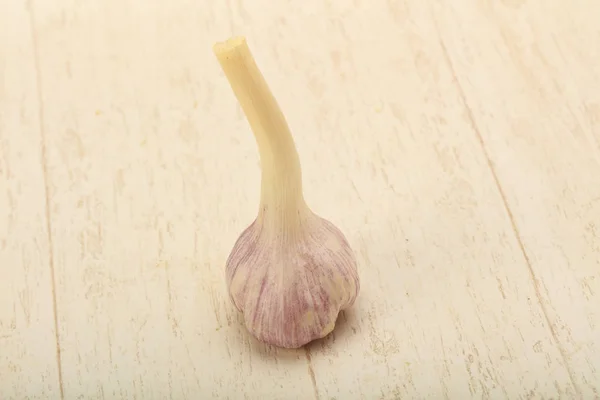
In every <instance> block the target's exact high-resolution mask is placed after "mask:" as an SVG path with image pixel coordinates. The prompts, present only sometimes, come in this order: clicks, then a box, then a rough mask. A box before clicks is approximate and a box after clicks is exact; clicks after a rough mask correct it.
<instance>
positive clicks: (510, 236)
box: [288, 2, 576, 399]
mask: <svg viewBox="0 0 600 400" xmlns="http://www.w3.org/2000/svg"><path fill="white" fill-rule="evenodd" d="M340 8H341V6H340ZM340 8H333V10H331V11H330V13H329V14H324V15H326V16H327V17H329V18H331V19H335V15H339V14H340V13H342V10H341V9H340ZM321 12H323V13H326V12H327V10H320V12H319V13H318V14H319V15H323V14H321ZM298 19H299V21H298V26H300V25H301V24H303V23H305V21H301V20H300V17H299V18H298ZM461 23H462V21H455V20H454V21H453V24H456V25H460V24H461ZM288 24H289V22H288ZM327 28H329V29H328V30H325V29H322V30H319V28H311V32H314V33H311V34H314V35H315V36H317V37H326V36H327V35H330V36H332V37H333V39H331V41H329V40H328V41H322V42H321V43H322V44H321V45H315V44H314V43H313V44H312V45H311V46H312V47H313V49H314V48H315V47H316V48H317V50H313V54H314V53H317V51H318V53H317V54H316V56H315V57H314V59H315V60H326V57H325V54H327V52H333V51H339V48H341V49H342V52H343V54H344V58H343V61H342V62H341V63H340V64H337V65H336V64H335V63H334V62H331V61H329V60H328V61H327V62H321V63H317V62H316V61H313V62H314V64H313V65H311V66H305V65H303V66H302V67H303V68H305V69H306V70H303V71H302V73H303V74H305V75H308V76H311V75H313V76H314V75H317V76H319V77H321V79H322V81H323V82H326V85H328V86H329V88H328V89H327V90H328V91H330V92H334V91H335V93H337V94H341V98H343V99H344V100H343V101H341V102H340V103H341V105H340V106H338V107H336V105H335V104H336V103H335V100H333V99H335V98H334V97H333V96H332V97H331V98H332V100H333V101H331V102H330V103H326V104H327V105H328V106H329V109H330V110H331V111H329V110H327V111H328V112H327V113H325V118H323V120H324V121H327V122H326V124H324V126H322V127H320V130H317V132H319V133H320V134H321V135H322V136H321V139H320V140H321V141H322V142H325V141H326V140H329V133H330V132H344V138H345V145H342V146H340V147H341V148H342V150H340V151H337V152H336V155H335V156H336V157H338V159H340V160H341V161H338V165H339V166H338V169H339V170H340V172H339V173H338V175H343V174H344V173H342V172H341V170H342V169H341V168H340V167H341V166H342V165H344V164H345V165H344V166H345V167H346V168H349V169H350V170H349V171H348V172H346V173H347V174H349V175H350V176H351V177H352V178H351V182H348V183H347V184H344V183H340V184H339V186H340V188H342V189H338V190H344V187H347V191H346V192H344V193H343V195H341V196H339V198H341V199H346V200H345V201H344V202H343V203H342V204H341V205H338V207H339V208H340V209H342V210H348V211H346V213H347V214H350V211H349V210H353V212H354V213H356V214H357V215H358V216H360V217H361V218H356V219H353V218H350V219H349V220H347V221H346V224H347V225H346V226H347V227H348V229H349V231H351V232H354V235H353V243H354V245H355V246H356V247H357V250H358V251H359V254H360V257H361V263H360V264H361V265H362V267H363V269H362V278H363V279H364V284H363V293H362V297H361V300H360V303H359V305H358V307H356V308H355V309H353V310H351V311H350V312H348V313H346V317H347V319H348V321H347V322H346V324H345V325H344V326H342V327H341V329H340V330H339V331H337V332H336V333H335V334H334V335H333V337H332V338H331V339H329V340H325V341H323V342H322V343H321V344H319V345H315V346H314V347H311V358H312V361H313V364H314V370H315V375H316V376H317V383H318V391H319V394H320V398H338V399H344V398H375V396H381V398H383V399H392V398H421V397H427V398H450V399H459V398H506V399H512V398H521V397H522V398H527V397H533V398H558V397H566V398H570V397H574V396H575V394H576V391H575V388H574V386H573V384H572V382H571V380H570V376H569V374H568V370H567V369H566V367H565V365H564V362H563V360H562V359H561V355H560V352H559V350H558V348H557V347H556V346H555V344H554V343H553V341H552V338H551V331H550V329H549V326H548V324H547V321H546V319H545V317H544V313H543V309H542V307H541V306H540V303H539V301H538V300H537V298H536V295H535V290H534V286H533V282H532V281H531V279H530V276H529V272H528V270H527V263H526V259H525V258H524V256H523V254H522V253H521V251H520V248H519V242H518V238H517V237H516V236H515V234H514V232H513V230H512V227H511V223H510V219H509V217H508V214H507V213H506V210H505V209H504V206H503V201H502V196H501V193H500V192H499V191H498V189H497V187H496V184H495V182H494V178H493V175H492V172H491V170H490V168H489V166H488V164H487V160H486V158H485V156H484V154H483V152H482V148H481V145H480V143H479V140H478V138H477V133H476V131H475V130H474V129H473V127H472V124H471V122H470V119H469V115H468V110H467V108H466V107H465V106H464V104H463V101H462V99H461V93H460V91H459V88H458V87H457V86H456V84H455V79H454V76H453V74H452V71H451V70H450V69H449V68H448V66H447V65H446V64H445V62H444V60H445V56H444V48H443V47H442V45H441V44H440V38H439V34H438V31H437V29H436V26H435V24H434V23H433V20H432V10H431V8H430V5H429V4H427V3H426V2H422V3H417V2H413V3H411V4H408V3H407V2H405V3H402V5H401V7H400V8H398V9H395V10H394V9H388V8H384V7H380V6H377V7H375V6H373V5H372V4H370V3H369V4H367V3H363V4H362V7H359V8H357V9H355V10H345V13H344V17H343V22H342V21H340V22H339V24H337V25H333V24H332V26H328V27H327ZM383 38H386V39H383ZM296 41H297V42H300V40H296ZM331 43H335V46H334V45H333V44H331ZM297 46H300V44H297ZM338 46H339V47H338ZM348 70H350V71H352V75H351V76H350V77H349V79H347V80H343V78H342V72H344V71H348ZM289 75H293V74H289ZM324 86H325V85H324ZM302 97H303V98H306V97H305V96H302ZM324 97H325V96H324ZM339 98H340V97H337V99H339ZM312 102H313V103H314V104H318V106H319V107H321V108H324V106H323V105H322V104H323V103H325V101H324V100H323V99H319V98H317V97H316V96H313V98H312ZM334 116H335V117H334ZM348 165H350V167H348ZM352 184H353V185H354V186H356V188H357V191H358V193H359V195H356V194H353V193H352V192H351V190H350V189H351V187H352ZM321 190H325V189H321ZM359 196H360V199H359Z"/></svg>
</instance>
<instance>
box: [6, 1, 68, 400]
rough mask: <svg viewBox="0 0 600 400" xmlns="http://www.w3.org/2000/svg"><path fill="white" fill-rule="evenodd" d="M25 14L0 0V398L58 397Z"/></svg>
mask: <svg viewBox="0 0 600 400" xmlns="http://www.w3.org/2000/svg"><path fill="white" fill-rule="evenodd" d="M31 33H32V29H31V24H30V17H29V14H28V11H27V8H26V7H25V4H24V2H18V1H14V3H13V2H10V3H9V2H0V399H2V400H12V399H19V400H20V399H55V398H60V391H59V376H58V365H59V360H58V354H57V340H56V330H55V320H54V317H55V314H54V311H53V296H52V284H53V283H52V264H51V263H52V252H51V246H50V238H49V236H48V223H49V219H48V210H47V208H46V207H47V203H46V199H47V197H46V193H45V185H44V168H43V165H44V162H43V151H44V150H43V148H44V140H43V137H42V135H41V131H40V126H41V124H40V103H39V102H38V98H39V97H38V86H37V79H36V61H35V51H34V45H33V41H32V34H31Z"/></svg>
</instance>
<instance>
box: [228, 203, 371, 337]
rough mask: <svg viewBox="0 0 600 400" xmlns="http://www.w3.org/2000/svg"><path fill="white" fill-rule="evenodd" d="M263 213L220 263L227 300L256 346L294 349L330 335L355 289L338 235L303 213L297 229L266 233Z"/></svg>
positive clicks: (351, 262) (349, 256) (351, 259)
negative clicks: (230, 301) (259, 344)
mask: <svg viewBox="0 0 600 400" xmlns="http://www.w3.org/2000/svg"><path fill="white" fill-rule="evenodd" d="M264 217H265V216H264V215H259V217H258V218H257V219H256V220H255V221H254V222H253V223H252V224H251V225H250V226H249V227H248V228H246V230H245V231H244V232H243V233H242V234H241V235H240V237H239V238H238V239H237V241H236V243H235V245H234V246H233V249H232V251H231V254H230V255H229V258H228V260H227V263H226V275H227V287H228V290H229V295H230V297H231V300H232V301H233V303H234V304H235V306H236V308H237V309H238V310H239V311H240V312H242V313H243V315H244V321H245V325H246V328H247V329H248V331H249V332H250V333H251V334H252V335H253V336H255V337H256V338H257V339H258V340H260V341H261V342H264V343H267V344H270V345H274V346H278V347H284V348H298V347H301V346H303V345H305V344H307V343H309V342H311V341H313V340H315V339H319V338H322V337H325V336H327V335H328V334H329V333H330V332H331V331H333V329H334V326H335V321H336V319H337V316H338V314H339V312H340V311H341V310H344V309H346V308H348V307H350V306H352V305H353V304H354V301H355V300H356V297H357V296H358V292H359V290H360V283H359V277H358V272H357V265H356V259H355V256H354V253H353V252H352V249H351V248H350V245H349V244H348V241H347V240H346V238H345V237H344V235H343V234H342V232H341V231H340V230H339V229H338V228H336V227H335V226H334V225H333V224H332V223H331V222H329V221H327V220H325V219H323V218H321V217H319V216H317V215H315V214H314V213H312V212H309V213H308V215H307V216H306V217H305V218H303V219H302V222H301V223H300V224H299V227H298V229H295V230H292V231H290V230H288V231H286V230H276V229H271V227H270V226H269V225H267V224H266V223H265V222H264V221H265V218H264Z"/></svg>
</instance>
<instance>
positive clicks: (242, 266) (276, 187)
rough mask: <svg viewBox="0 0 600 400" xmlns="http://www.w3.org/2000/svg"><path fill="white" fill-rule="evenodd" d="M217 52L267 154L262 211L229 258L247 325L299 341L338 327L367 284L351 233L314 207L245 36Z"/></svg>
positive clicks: (234, 294) (275, 340)
mask: <svg viewBox="0 0 600 400" xmlns="http://www.w3.org/2000/svg"><path fill="white" fill-rule="evenodd" d="M213 51H214V53H215V55H216V57H217V59H218V61H219V63H220V65H221V68H222V70H223V71H224V73H225V76H226V78H227V80H228V82H229V84H230V86H231V88H232V90H233V92H234V94H235V96H236V98H237V100H238V102H239V103H240V105H241V107H242V109H243V111H244V114H245V115H246V118H247V120H248V122H249V125H250V128H251V130H252V132H253V134H254V137H255V139H256V142H257V145H258V150H259V154H260V161H261V198H260V208H259V211H258V215H257V217H256V219H255V220H254V222H253V223H252V224H251V225H250V226H248V227H247V228H246V229H245V230H244V231H243V232H242V234H241V235H240V237H239V238H238V239H237V240H236V242H235V244H234V246H233V249H232V250H231V253H230V255H229V257H228V259H227V261H226V265H225V271H226V283H227V289H228V291H229V296H230V298H231V300H232V302H233V304H234V305H235V307H236V308H237V309H238V310H239V311H240V312H241V313H243V315H244V323H245V326H246V328H247V329H248V331H249V332H250V333H251V334H252V335H253V336H255V337H256V338H257V339H258V340H260V341H262V342H264V343H267V344H270V345H274V346H278V347H284V348H298V347H301V346H303V345H305V344H307V343H309V342H311V341H313V340H315V339H318V338H322V337H325V336H327V335H328V334H329V333H331V332H332V331H333V329H334V327H335V322H336V319H337V316H338V314H339V312H340V311H342V310H344V309H346V308H348V307H351V306H352V305H353V304H354V302H355V301H356V298H357V296H358V293H359V291H360V281H359V276H358V270H357V262H356V258H355V255H354V253H353V251H352V249H351V248H350V245H349V243H348V241H347V239H346V238H345V236H344V234H343V233H342V232H341V231H340V230H339V229H338V228H337V227H335V226H334V225H333V224H332V223H331V222H329V221H327V220H326V219H324V218H322V217H320V216H318V215H316V214H315V213H313V212H312V211H311V210H310V208H309V207H308V205H307V204H306V202H305V199H304V195H303V190H302V172H301V168H300V160H299V156H298V152H297V150H296V147H295V144H294V141H293V138H292V135H291V132H290V129H289V126H288V124H287V121H286V120H285V117H284V115H283V113H282V112H281V109H280V108H279V105H278V103H277V101H276V99H275V97H274V96H273V94H272V92H271V90H270V89H269V87H268V85H267V83H266V81H265V79H264V76H263V75H262V73H261V71H260V70H259V68H258V66H257V65H256V62H255V59H254V57H253V55H252V53H251V52H250V49H249V47H248V44H247V41H246V39H245V38H244V37H242V36H237V37H232V38H230V39H228V40H226V41H224V42H220V43H216V44H215V45H214V47H213Z"/></svg>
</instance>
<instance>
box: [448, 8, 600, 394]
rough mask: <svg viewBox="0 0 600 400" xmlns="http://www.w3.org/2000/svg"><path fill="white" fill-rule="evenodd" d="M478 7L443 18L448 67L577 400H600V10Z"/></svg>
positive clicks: (456, 10) (449, 12) (458, 11)
mask: <svg viewBox="0 0 600 400" xmlns="http://www.w3.org/2000/svg"><path fill="white" fill-rule="evenodd" d="M477 3H478V7H473V6H467V4H465V3H453V6H448V7H445V8H444V9H441V10H438V11H439V14H438V19H439V20H440V25H442V27H441V28H440V30H441V31H442V36H443V37H444V39H443V41H444V42H445V46H446V48H447V49H448V53H449V62H450V63H451V64H452V65H453V69H454V70H455V72H456V75H457V80H458V82H459V84H460V86H461V87H462V88H463V90H464V93H465V96H466V103H467V104H468V106H469V107H470V109H471V111H470V112H471V113H472V115H473V122H474V124H475V125H476V127H477V128H476V129H477V130H478V131H479V134H480V135H481V139H482V141H483V143H484V147H485V148H486V152H487V154H488V157H489V161H490V163H491V164H492V165H493V169H494V171H495V174H496V177H497V180H498V184H499V186H500V187H501V190H502V192H503V196H504V201H505V204H506V207H507V208H508V209H509V210H510V211H509V213H510V218H511V219H512V222H513V226H514V230H515V232H516V234H517V236H518V237H519V240H520V246H521V249H522V252H523V253H524V255H525V257H526V258H527V263H528V268H529V270H530V273H531V276H532V278H533V279H534V281H535V285H536V296H537V297H538V299H539V301H540V302H541V304H542V305H543V308H544V313H545V316H546V318H547V320H548V322H549V324H550V327H551V330H552V335H553V338H554V340H553V341H554V342H556V343H558V346H559V348H560V351H561V357H562V358H563V360H564V363H565V365H566V366H568V368H569V373H570V375H571V378H572V381H573V383H574V385H575V388H576V391H577V394H578V397H580V396H581V398H600V340H599V338H600V52H599V51H598V49H600V26H599V25H598V18H597V16H598V15H600V4H598V3H595V2H574V3H572V4H571V5H570V6H569V7H565V6H564V4H565V3H564V2H560V1H545V0H544V1H537V0H536V1H529V2H517V3H515V4H512V3H513V2H505V3H503V4H502V3H493V4H492V3H490V2H483V1H481V2H477ZM458 22H460V24H459V25H456V24H457V23H458ZM457 26H458V29H457Z"/></svg>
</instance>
